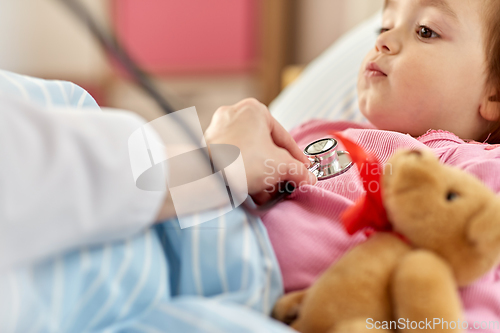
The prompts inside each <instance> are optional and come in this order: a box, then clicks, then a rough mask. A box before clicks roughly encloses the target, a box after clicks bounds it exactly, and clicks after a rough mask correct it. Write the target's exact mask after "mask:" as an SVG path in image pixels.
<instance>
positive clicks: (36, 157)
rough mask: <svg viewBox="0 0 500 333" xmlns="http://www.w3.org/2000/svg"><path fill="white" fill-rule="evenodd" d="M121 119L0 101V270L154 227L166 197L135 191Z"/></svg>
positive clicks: (133, 121) (130, 127)
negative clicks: (152, 225)
mask: <svg viewBox="0 0 500 333" xmlns="http://www.w3.org/2000/svg"><path fill="white" fill-rule="evenodd" d="M143 124H144V120H143V119H142V118H140V117H139V116H137V115H135V114H133V113H131V112H124V111H117V112H101V111H85V110H68V109H65V110H61V109H60V110H57V109H44V108H42V107H39V106H36V105H32V104H28V103H24V102H20V101H17V100H11V99H8V98H5V97H2V98H1V99H0V270H2V269H5V268H8V267H13V266H16V265H21V264H23V263H29V262H33V261H36V260H43V259H44V258H46V257H48V256H50V255H54V254H56V253H59V252H61V251H65V250H69V249H72V248H76V247H79V246H83V245H91V244H94V243H99V242H103V241H109V240H113V239H118V238H123V237H127V236H129V235H131V234H133V233H135V232H137V231H138V230H140V229H142V228H144V227H146V226H148V225H150V224H152V223H153V222H154V218H155V216H156V215H157V213H158V210H159V208H160V206H161V204H162V202H163V200H164V196H165V193H163V192H146V191H142V190H139V189H138V188H137V187H136V186H135V182H134V179H133V176H132V171H131V167H130V160H129V153H128V138H129V136H130V135H131V134H132V132H133V131H134V130H136V129H137V128H139V127H140V126H142V125H143Z"/></svg>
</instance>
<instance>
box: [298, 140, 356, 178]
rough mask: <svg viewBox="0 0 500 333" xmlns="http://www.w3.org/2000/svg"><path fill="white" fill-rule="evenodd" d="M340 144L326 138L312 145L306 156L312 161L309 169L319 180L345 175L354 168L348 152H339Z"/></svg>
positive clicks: (305, 152) (307, 148) (307, 149)
mask: <svg viewBox="0 0 500 333" xmlns="http://www.w3.org/2000/svg"><path fill="white" fill-rule="evenodd" d="M337 147H338V142H337V140H335V139H333V138H325V139H321V140H317V141H314V142H312V143H310V144H309V145H308V146H307V147H306V148H305V149H304V154H305V155H306V156H307V157H308V158H309V160H310V161H311V166H310V167H309V168H308V169H309V171H310V172H312V173H313V174H314V175H315V176H316V178H318V180H325V179H328V178H332V177H335V176H338V175H341V174H343V173H344V172H346V171H347V170H349V169H350V168H351V167H352V164H353V163H352V160H351V157H350V156H349V153H348V152H346V151H338V150H337Z"/></svg>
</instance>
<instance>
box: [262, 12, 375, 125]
mask: <svg viewBox="0 0 500 333" xmlns="http://www.w3.org/2000/svg"><path fill="white" fill-rule="evenodd" d="M381 17H382V14H381V12H379V13H377V14H376V15H375V16H373V17H372V18H370V19H369V20H367V21H366V22H364V23H363V24H361V25H360V26H359V27H357V28H355V29H354V30H352V31H351V32H349V33H347V34H346V35H345V36H343V37H342V38H341V39H339V41H337V42H336V43H335V44H333V45H332V46H331V47H330V48H329V49H328V50H326V51H325V52H324V53H323V54H322V55H321V56H320V57H318V58H317V59H315V60H314V61H313V62H311V64H310V65H309V66H307V68H306V69H305V70H304V72H303V73H302V74H301V76H300V77H299V78H298V79H297V80H296V81H295V82H294V83H292V84H291V85H290V86H289V87H287V88H286V89H285V90H284V91H283V92H282V93H281V94H280V96H278V98H276V100H274V101H273V103H272V104H271V105H270V107H269V108H270V110H271V112H272V114H273V116H274V117H275V118H276V119H277V120H278V121H279V122H280V123H281V124H282V125H283V127H285V129H287V130H291V129H292V128H294V127H295V126H297V125H299V124H300V123H302V122H304V121H307V120H310V119H328V120H350V121H356V122H366V119H365V118H364V117H363V115H362V114H361V112H360V111H359V108H358V103H357V102H358V100H357V93H356V82H357V77H358V71H359V67H360V65H361V62H362V61H363V58H364V57H365V55H366V54H367V53H368V51H369V50H370V49H371V48H372V47H373V46H374V45H375V41H376V37H377V33H376V31H377V29H379V28H380V26H381Z"/></svg>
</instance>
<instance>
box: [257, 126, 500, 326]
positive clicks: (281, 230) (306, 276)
mask: <svg viewBox="0 0 500 333" xmlns="http://www.w3.org/2000/svg"><path fill="white" fill-rule="evenodd" d="M333 131H342V134H343V135H344V136H345V137H347V138H348V139H351V140H353V141H354V142H356V143H357V144H359V145H360V146H361V147H363V148H364V149H365V150H366V151H369V152H371V153H374V154H375V155H376V156H377V157H378V159H379V160H380V161H381V162H382V163H386V162H387V160H388V159H389V158H390V157H391V156H392V154H393V153H394V152H395V151H396V150H398V149H401V148H421V149H426V148H427V149H429V148H430V149H431V150H432V151H433V152H434V153H435V154H436V156H437V157H438V158H439V159H440V161H441V162H443V163H445V164H449V165H454V166H456V167H459V168H461V169H463V170H465V171H466V172H469V173H471V174H473V175H475V176H476V177H477V178H479V179H481V180H482V181H483V182H484V183H485V184H486V185H487V186H489V187H490V188H491V189H492V190H493V191H495V193H500V148H497V147H499V146H495V145H488V144H482V143H477V142H471V143H466V142H464V141H463V140H461V139H460V138H458V137H457V136H456V135H454V134H452V133H449V132H445V131H429V132H428V133H426V134H425V135H423V136H421V137H419V138H413V137H411V136H410V135H406V134H401V133H397V132H389V131H382V130H377V129H374V128H371V127H367V126H363V125H359V124H354V123H350V122H325V121H324V120H321V121H320V120H313V121H310V122H307V123H305V124H303V125H301V126H299V127H297V128H295V129H294V130H293V131H292V132H291V134H292V136H293V137H294V139H295V141H296V142H297V144H298V145H299V146H300V148H302V149H304V148H305V146H306V145H308V144H309V143H311V142H313V141H315V140H318V139H321V138H324V137H330V136H331V135H330V133H331V132H333ZM363 191H364V190H363V186H362V184H361V181H360V178H359V176H358V171H357V169H356V168H355V167H353V168H351V169H350V170H349V171H347V172H346V173H344V174H342V175H340V176H337V177H334V178H331V179H328V180H325V181H320V182H318V183H317V184H316V185H315V186H309V185H306V186H303V187H301V188H299V189H298V190H296V191H295V193H294V194H292V195H291V197H290V198H289V199H288V200H285V201H284V202H282V203H280V204H279V205H278V206H276V207H275V208H274V209H272V210H271V211H269V212H268V213H267V214H266V215H265V216H263V218H262V220H263V221H264V224H265V226H266V228H267V230H268V232H269V237H270V239H271V242H272V244H273V247H274V249H275V252H276V256H277V258H278V261H279V264H280V266H281V270H282V274H283V280H284V284H285V290H286V291H287V292H288V291H293V290H299V289H304V288H306V287H308V286H309V285H310V284H311V283H312V282H313V281H314V280H315V279H316V278H317V277H318V276H319V275H320V274H321V273H322V272H323V271H324V270H326V269H327V268H328V267H329V266H330V265H331V264H332V263H334V262H335V261H337V260H338V259H339V258H340V257H341V256H342V255H343V254H344V253H345V252H346V251H347V250H349V249H350V248H351V247H353V246H355V245H356V244H358V243H360V242H362V241H364V240H365V236H364V235H362V234H361V233H358V234H356V235H354V236H349V235H348V234H347V233H346V232H345V230H344V228H343V226H342V225H341V223H340V216H341V214H342V212H343V211H344V210H345V209H346V208H347V207H349V206H350V205H352V204H353V203H354V201H355V200H356V199H357V198H358V197H359V196H360V195H361V194H362V193H363ZM460 292H461V296H462V300H463V302H464V306H465V310H466V314H467V320H468V321H469V327H472V325H473V324H474V321H489V320H496V321H500V268H499V269H494V270H492V271H491V272H490V273H488V274H487V275H486V276H484V277H483V278H482V279H481V280H480V281H478V282H476V283H475V284H474V285H471V286H469V287H466V288H462V290H461V291H460ZM496 324H500V323H499V322H497V323H496ZM476 325H480V323H479V322H477V323H476ZM483 325H485V324H483ZM495 329H499V330H500V327H495Z"/></svg>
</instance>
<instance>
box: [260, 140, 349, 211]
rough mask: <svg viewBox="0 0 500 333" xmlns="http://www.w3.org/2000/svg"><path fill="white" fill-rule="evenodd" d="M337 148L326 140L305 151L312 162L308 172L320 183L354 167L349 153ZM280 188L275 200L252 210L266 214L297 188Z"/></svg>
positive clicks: (336, 145)
mask: <svg viewBox="0 0 500 333" xmlns="http://www.w3.org/2000/svg"><path fill="white" fill-rule="evenodd" d="M337 148H338V142H337V140H335V139H333V138H325V139H321V140H317V141H314V142H312V143H310V144H309V145H307V147H306V148H305V149H304V154H305V155H306V156H307V158H308V159H309V161H310V162H311V165H310V166H309V167H308V170H309V172H312V173H313V174H314V175H315V176H316V178H318V181H322V180H326V179H329V178H332V177H336V176H339V175H341V174H343V173H344V172H346V171H347V170H349V169H350V168H351V167H352V166H353V162H352V160H351V157H350V155H349V153H348V152H346V151H339V150H337ZM279 188H282V189H283V190H282V191H279V193H278V194H277V195H276V196H275V197H274V198H273V199H271V200H270V201H268V202H266V203H265V204H263V205H261V206H258V207H256V208H250V209H251V210H252V211H254V212H256V214H261V213H264V212H266V211H268V210H269V209H270V208H272V207H274V205H276V204H277V203H278V202H280V201H281V200H283V199H284V198H285V197H287V196H288V195H290V194H292V193H293V192H294V191H295V186H293V185H292V184H291V183H289V182H286V183H284V186H279Z"/></svg>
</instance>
